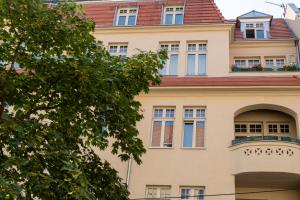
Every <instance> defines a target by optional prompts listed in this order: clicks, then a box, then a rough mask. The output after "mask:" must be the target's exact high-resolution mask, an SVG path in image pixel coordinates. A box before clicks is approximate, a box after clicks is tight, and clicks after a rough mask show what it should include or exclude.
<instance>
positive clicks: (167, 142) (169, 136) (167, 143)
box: [164, 121, 174, 147]
mask: <svg viewBox="0 0 300 200" xmlns="http://www.w3.org/2000/svg"><path fill="white" fill-rule="evenodd" d="M173 127H174V122H173V121H166V123H165V135H164V147H172V142H173Z"/></svg>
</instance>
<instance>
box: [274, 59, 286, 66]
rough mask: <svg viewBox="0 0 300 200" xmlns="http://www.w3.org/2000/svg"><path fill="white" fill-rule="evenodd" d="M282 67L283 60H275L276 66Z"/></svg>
mask: <svg viewBox="0 0 300 200" xmlns="http://www.w3.org/2000/svg"><path fill="white" fill-rule="evenodd" d="M283 65H284V59H276V66H277V67H282V66H283Z"/></svg>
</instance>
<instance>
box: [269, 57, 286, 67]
mask: <svg viewBox="0 0 300 200" xmlns="http://www.w3.org/2000/svg"><path fill="white" fill-rule="evenodd" d="M284 64H285V59H284V58H266V59H265V65H266V66H267V67H282V66H283V65H284Z"/></svg>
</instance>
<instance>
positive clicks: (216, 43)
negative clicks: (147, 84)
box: [95, 27, 230, 76]
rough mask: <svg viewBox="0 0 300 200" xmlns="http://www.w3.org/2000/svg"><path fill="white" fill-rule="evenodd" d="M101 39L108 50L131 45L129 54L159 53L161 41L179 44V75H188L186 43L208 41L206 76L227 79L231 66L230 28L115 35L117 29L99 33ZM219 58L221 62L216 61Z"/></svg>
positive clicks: (163, 30) (134, 32)
mask: <svg viewBox="0 0 300 200" xmlns="http://www.w3.org/2000/svg"><path fill="white" fill-rule="evenodd" d="M95 36H96V38H97V39H98V40H101V41H103V44H104V45H105V46H106V47H107V46H108V43H118V42H128V55H129V56H130V55H132V54H135V53H138V51H137V49H140V50H151V51H157V50H158V49H159V47H160V46H159V43H160V42H179V43H180V51H179V70H178V76H185V74H186V57H187V42H191V41H207V44H208V53H207V67H206V69H207V75H208V76H226V75H227V74H228V65H229V37H230V36H229V28H228V27H225V28H222V29H218V30H216V29H212V30H208V31H207V28H206V29H205V28H201V27H196V28H195V27H192V28H186V29H184V30H183V29H181V30H180V29H179V30H177V29H175V28H170V29H162V28H160V29H157V30H152V29H149V30H148V29H147V30H143V31H142V32H141V31H137V30H133V31H128V30H127V31H126V30H123V31H119V32H118V34H115V32H114V30H112V31H110V30H108V31H101V32H100V31H99V33H98V32H96V34H95ZM216 58H218V59H216Z"/></svg>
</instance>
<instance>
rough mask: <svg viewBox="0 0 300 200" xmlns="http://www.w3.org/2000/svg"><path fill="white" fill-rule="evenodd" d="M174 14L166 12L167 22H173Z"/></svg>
mask: <svg viewBox="0 0 300 200" xmlns="http://www.w3.org/2000/svg"><path fill="white" fill-rule="evenodd" d="M172 19H173V14H166V16H165V24H172Z"/></svg>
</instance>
